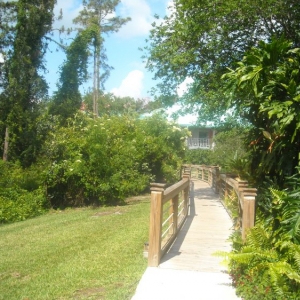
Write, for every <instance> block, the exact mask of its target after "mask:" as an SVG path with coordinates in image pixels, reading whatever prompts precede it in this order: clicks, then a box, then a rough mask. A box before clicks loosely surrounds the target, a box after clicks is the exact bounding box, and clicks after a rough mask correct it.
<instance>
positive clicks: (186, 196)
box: [182, 173, 191, 216]
mask: <svg viewBox="0 0 300 300" xmlns="http://www.w3.org/2000/svg"><path fill="white" fill-rule="evenodd" d="M184 178H187V179H188V180H189V184H188V186H187V187H186V188H185V189H184V191H183V199H184V214H183V215H184V216H187V215H188V206H189V196H190V180H191V179H190V178H191V174H190V173H184V174H183V175H182V179H184Z"/></svg>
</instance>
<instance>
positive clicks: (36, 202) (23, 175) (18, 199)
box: [0, 161, 49, 223]
mask: <svg viewBox="0 0 300 300" xmlns="http://www.w3.org/2000/svg"><path fill="white" fill-rule="evenodd" d="M40 172H41V170H39V169H38V167H31V168H30V169H26V170H24V169H22V168H21V167H20V166H18V165H14V164H12V163H7V162H3V161H0V186H1V188H0V223H11V222H16V221H22V220H25V219H28V218H32V217H35V216H38V215H41V214H43V213H45V212H46V210H47V209H48V208H49V203H48V202H47V200H46V196H45V191H44V189H43V188H42V185H41V177H40Z"/></svg>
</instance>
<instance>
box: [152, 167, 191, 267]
mask: <svg viewBox="0 0 300 300" xmlns="http://www.w3.org/2000/svg"><path fill="white" fill-rule="evenodd" d="M189 190H190V174H189V173H186V172H184V174H183V176H182V180H181V181H179V182H177V183H175V184H174V185H172V186H170V187H169V188H167V189H165V185H164V184H160V183H152V184H151V208H150V230H149V245H148V266H149V267H157V266H158V265H159V263H160V260H161V257H162V256H163V255H164V253H165V252H166V251H167V250H168V249H169V247H170V246H171V245H172V243H173V242H174V240H175V238H176V236H177V233H178V231H179V230H180V228H181V227H182V225H183V223H184V222H185V220H186V217H187V215H188V201H189ZM181 194H183V195H182V197H180V195H181ZM180 198H182V200H181V199H180ZM166 205H169V206H168V207H167V209H165V210H164V206H166ZM164 226H166V229H165V232H163V229H164V228H163V227H164Z"/></svg>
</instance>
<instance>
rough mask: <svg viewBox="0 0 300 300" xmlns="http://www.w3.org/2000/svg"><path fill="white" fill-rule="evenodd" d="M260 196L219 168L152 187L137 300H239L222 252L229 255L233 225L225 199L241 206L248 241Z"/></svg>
mask: <svg viewBox="0 0 300 300" xmlns="http://www.w3.org/2000/svg"><path fill="white" fill-rule="evenodd" d="M255 195H256V190H255V189H251V188H248V186H247V182H245V181H237V180H235V179H234V178H232V177H231V176H226V175H224V174H219V170H218V168H216V167H207V166H185V167H184V168H183V176H182V180H181V181H180V182H178V183H177V184H175V185H173V186H171V187H169V188H167V189H165V188H164V186H163V185H161V184H153V185H152V192H151V213H150V230H149V246H148V245H146V246H147V249H146V253H147V254H148V268H147V270H146V272H145V273H144V275H143V277H142V279H141V281H140V282H139V285H138V287H137V290H136V293H135V295H134V297H133V298H132V300H147V299H149V300H150V299H155V300H157V299H158V300H159V299H165V300H168V299H172V300H174V299H191V300H193V299H195V300H196V299H203V300H206V299H216V300H217V299H222V300H223V299H224V300H226V299H228V300H229V299H230V300H231V299H239V298H238V297H237V296H236V295H235V290H234V289H233V287H232V286H231V280H230V277H229V275H228V273H227V269H226V266H224V265H222V264H221V261H222V259H221V258H220V257H217V256H215V255H214V253H215V252H217V251H230V249H231V246H230V243H229V242H228V237H229V236H230V234H231V233H232V231H233V220H232V219H231V217H230V216H229V214H228V212H227V211H226V209H225V207H224V205H223V202H222V199H225V198H228V197H234V198H235V199H236V201H238V205H239V212H240V215H239V218H238V220H237V222H238V223H240V226H241V227H240V228H241V231H242V235H243V237H245V235H246V232H247V229H248V228H249V227H252V226H253V225H254V208H255Z"/></svg>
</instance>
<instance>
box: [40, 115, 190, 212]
mask: <svg viewBox="0 0 300 300" xmlns="http://www.w3.org/2000/svg"><path fill="white" fill-rule="evenodd" d="M185 134H186V132H185V131H182V130H180V129H179V128H176V127H175V126H174V125H173V124H169V123H168V122H167V121H166V120H164V119H163V118H162V117H159V116H155V117H151V118H149V119H145V120H139V119H135V118H133V117H129V116H122V117H117V116H114V117H111V118H108V117H102V118H98V119H96V120H94V119H89V118H88V117H86V116H84V115H81V114H80V115H77V116H76V118H75V119H74V120H72V121H70V122H69V125H68V126H67V127H61V128H57V130H55V131H54V132H53V134H52V138H51V139H50V140H49V141H48V142H47V144H46V147H45V157H47V159H48V164H49V167H47V168H46V170H45V172H44V176H45V177H44V178H45V183H46V186H47V195H48V197H49V199H50V201H51V204H52V205H53V207H64V206H82V205H88V204H105V203H106V204H110V203H112V202H115V201H120V200H123V199H124V198H125V197H127V196H129V195H135V194H137V193H140V192H142V191H144V190H145V189H146V188H147V187H148V186H149V183H150V182H151V181H154V180H156V181H157V180H158V181H168V182H169V181H172V180H173V181H174V180H176V179H178V170H179V167H180V165H181V157H182V156H183V151H184V149H183V147H184V138H185Z"/></svg>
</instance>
